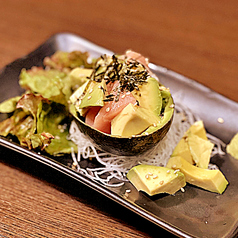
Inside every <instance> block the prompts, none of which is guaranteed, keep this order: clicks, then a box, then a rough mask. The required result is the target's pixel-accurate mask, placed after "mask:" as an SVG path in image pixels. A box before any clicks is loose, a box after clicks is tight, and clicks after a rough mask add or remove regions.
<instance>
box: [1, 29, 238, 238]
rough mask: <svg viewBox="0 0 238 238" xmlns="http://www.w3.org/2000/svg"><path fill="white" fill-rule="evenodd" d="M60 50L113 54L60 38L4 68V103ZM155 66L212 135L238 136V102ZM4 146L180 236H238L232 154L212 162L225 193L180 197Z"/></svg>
mask: <svg viewBox="0 0 238 238" xmlns="http://www.w3.org/2000/svg"><path fill="white" fill-rule="evenodd" d="M57 50H62V51H73V50H81V51H88V52H89V53H90V55H91V56H92V57H97V56H99V55H101V54H105V53H106V54H112V52H111V51H109V50H106V49H104V48H101V47H99V46H97V45H95V44H93V43H91V42H89V41H87V40H85V39H82V38H80V37H78V36H75V35H72V34H67V33H62V34H56V35H54V36H52V37H51V38H50V39H49V40H47V41H46V42H45V43H44V44H43V45H41V46H40V47H39V48H37V49H36V50H35V51H34V52H32V53H30V54H29V55H27V56H26V57H23V58H21V59H18V60H16V61H14V62H13V63H11V64H9V65H7V66H6V67H5V68H3V69H2V70H1V72H0V83H1V87H0V101H1V102H2V101H3V100H5V99H7V98H9V97H12V96H16V95H19V94H20V93H21V92H22V90H21V89H20V87H19V85H18V75H19V73H20V71H21V69H22V68H31V67H32V66H34V65H41V64H42V60H43V58H44V57H46V56H49V55H51V54H53V53H54V52H55V51H57ZM125 50H126V49H125ZM150 67H151V69H152V70H153V71H154V72H155V73H156V74H157V75H158V76H159V78H160V80H161V81H162V83H164V84H165V85H166V86H168V87H169V88H170V89H171V92H172V95H173V97H174V100H175V103H176V98H178V97H179V99H180V101H181V100H182V101H183V103H184V104H186V105H187V106H188V107H189V108H190V109H191V110H192V111H193V112H194V113H196V114H197V115H199V117H200V118H201V119H202V120H203V121H204V124H205V126H206V129H207V131H208V132H209V133H211V134H213V135H215V136H216V137H218V138H220V139H221V140H223V141H224V142H225V143H228V142H229V141H230V139H231V138H232V137H233V136H234V134H235V133H236V132H238V123H237V118H238V103H236V102H233V101H231V100H229V99H227V98H225V97H223V96H221V95H219V94H217V93H215V92H213V91H211V90H210V89H208V88H206V87H204V86H202V85H201V84H198V83H196V82H195V81H193V80H190V79H188V78H185V77H183V76H182V75H180V74H177V73H175V72H173V71H170V70H168V69H166V68H163V67H160V66H157V65H154V64H150ZM219 117H221V118H223V119H224V123H222V124H221V123H218V121H217V119H218V118H219ZM3 119H4V115H0V120H3ZM0 145H2V146H4V147H7V148H10V149H12V150H14V151H16V153H21V154H24V155H26V156H28V157H30V158H32V159H34V160H37V161H39V162H41V163H43V164H46V165H47V166H51V167H52V168H54V169H56V170H58V171H60V172H62V173H64V174H66V175H68V176H70V177H72V178H74V179H75V180H77V181H79V182H81V183H84V184H86V185H87V186H89V187H91V188H93V189H95V190H96V191H98V192H100V193H102V194H103V195H105V196H107V197H109V198H111V199H112V200H114V201H116V202H118V203H119V204H121V205H123V206H125V207H127V208H128V209H130V210H132V211H134V212H135V213H137V214H139V215H141V216H142V217H144V218H146V219H148V220H149V221H151V222H153V223H155V224H157V225H158V226H161V227H163V228H164V229H166V230H169V231H170V232H172V233H174V234H176V235H177V236H180V237H207V238H209V237H214V238H215V237H216V238H217V237H236V236H237V234H238V179H237V174H238V160H235V159H234V158H232V157H231V156H229V155H227V154H226V155H224V156H222V157H219V156H216V157H215V158H213V159H212V162H213V163H215V164H217V165H218V166H219V168H220V169H221V171H222V172H223V173H224V174H225V176H226V178H227V180H228V181H229V182H230V184H229V186H228V188H227V189H226V191H225V193H224V194H223V195H218V194H215V193H210V192H207V191H204V190H202V189H198V188H195V187H193V186H189V185H187V186H186V192H185V193H182V192H178V193H176V195H175V196H165V195H163V196H161V195H158V196H154V197H149V196H147V195H145V194H144V193H139V192H137V191H136V190H135V189H134V187H133V186H132V185H131V184H130V183H125V184H124V185H123V186H121V187H119V188H111V187H106V186H104V185H102V184H100V183H98V182H95V181H92V180H91V179H89V178H87V177H86V176H84V175H82V174H79V173H77V172H75V171H74V170H72V169H71V168H70V167H68V166H67V164H68V161H67V160H66V159H63V158H49V157H46V156H42V155H39V154H37V153H35V152H33V151H29V150H27V149H25V148H23V147H20V146H19V145H18V144H15V143H12V142H11V141H9V140H7V139H6V138H3V137H0ZM127 189H131V193H129V196H128V197H127V196H125V191H126V190H127Z"/></svg>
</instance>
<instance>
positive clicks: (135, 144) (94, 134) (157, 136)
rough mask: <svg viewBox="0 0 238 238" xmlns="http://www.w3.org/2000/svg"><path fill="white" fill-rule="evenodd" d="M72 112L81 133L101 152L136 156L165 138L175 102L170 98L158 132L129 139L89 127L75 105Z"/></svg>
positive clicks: (71, 107)
mask: <svg viewBox="0 0 238 238" xmlns="http://www.w3.org/2000/svg"><path fill="white" fill-rule="evenodd" d="M70 112H71V114H72V115H73V116H74V118H75V119H76V120H75V121H76V123H77V125H78V127H79V129H80V131H81V132H82V133H84V134H85V135H87V136H89V138H90V139H91V140H92V141H93V142H94V143H95V144H96V145H97V147H98V148H99V149H100V150H102V151H105V152H108V153H112V154H115V155H124V156H135V155H137V154H142V153H144V152H146V151H148V150H149V149H151V148H153V147H154V146H156V145H157V144H158V143H159V142H160V141H161V140H162V139H163V138H164V137H165V135H166V134H167V132H168V131H169V128H170V126H171V123H172V120H173V115H174V102H173V98H172V96H170V97H169V100H168V102H167V104H166V106H165V109H164V115H163V119H162V121H161V123H160V124H159V125H160V126H158V129H157V130H154V131H152V132H151V133H150V132H148V133H142V134H141V135H136V136H132V137H129V138H128V137H127V138H124V137H119V136H115V135H109V134H106V133H103V132H101V131H99V130H97V129H95V128H93V127H91V126H89V125H88V124H86V123H85V122H84V117H81V116H80V115H79V114H78V113H77V112H76V109H75V107H74V106H73V105H71V106H70Z"/></svg>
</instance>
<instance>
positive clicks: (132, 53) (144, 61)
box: [126, 50, 149, 69]
mask: <svg viewBox="0 0 238 238" xmlns="http://www.w3.org/2000/svg"><path fill="white" fill-rule="evenodd" d="M126 57H127V58H128V59H134V60H137V61H138V62H139V63H141V64H143V65H144V66H145V67H146V68H147V69H149V67H148V59H147V58H145V57H144V56H143V55H141V54H140V53H137V52H135V51H131V50H128V51H126Z"/></svg>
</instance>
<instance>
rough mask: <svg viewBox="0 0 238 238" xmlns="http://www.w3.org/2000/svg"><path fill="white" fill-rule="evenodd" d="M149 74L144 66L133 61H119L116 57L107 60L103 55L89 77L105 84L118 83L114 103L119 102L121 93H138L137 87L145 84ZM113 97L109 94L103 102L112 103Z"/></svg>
mask: <svg viewBox="0 0 238 238" xmlns="http://www.w3.org/2000/svg"><path fill="white" fill-rule="evenodd" d="M148 77H149V72H148V70H147V69H146V68H145V66H144V65H143V64H141V63H139V62H138V61H137V60H134V59H127V58H125V59H123V60H122V59H119V58H118V57H117V56H116V55H112V57H111V58H108V57H107V56H106V55H103V56H101V57H100V58H99V60H98V61H97V62H96V65H95V67H94V70H93V72H92V74H91V76H90V78H91V80H94V81H96V82H102V80H105V82H106V84H109V83H110V82H112V83H113V82H115V81H116V80H118V81H119V86H118V87H117V88H116V89H115V92H117V93H116V96H115V101H118V100H119V96H120V93H121V92H124V91H125V92H132V91H133V90H137V91H139V86H140V85H142V84H144V83H147V79H148ZM113 97H114V95H113V94H110V95H108V96H107V97H106V99H104V101H112V100H113Z"/></svg>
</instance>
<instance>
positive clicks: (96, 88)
mask: <svg viewBox="0 0 238 238" xmlns="http://www.w3.org/2000/svg"><path fill="white" fill-rule="evenodd" d="M104 88H105V81H104V80H102V82H95V81H92V80H88V81H87V82H86V83H84V84H83V85H82V86H81V87H79V88H78V89H77V90H76V91H75V92H74V93H73V94H72V95H71V97H70V101H71V102H72V103H73V104H74V105H75V107H76V110H77V111H78V112H79V113H80V114H81V116H84V114H85V110H83V109H85V108H88V107H90V106H101V107H102V106H104V101H103V99H104Z"/></svg>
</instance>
